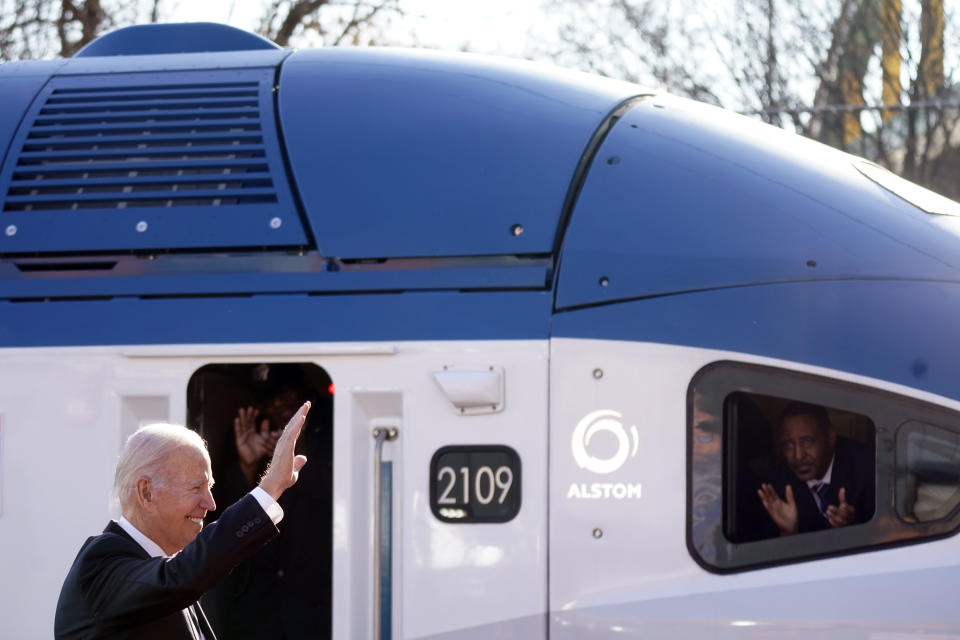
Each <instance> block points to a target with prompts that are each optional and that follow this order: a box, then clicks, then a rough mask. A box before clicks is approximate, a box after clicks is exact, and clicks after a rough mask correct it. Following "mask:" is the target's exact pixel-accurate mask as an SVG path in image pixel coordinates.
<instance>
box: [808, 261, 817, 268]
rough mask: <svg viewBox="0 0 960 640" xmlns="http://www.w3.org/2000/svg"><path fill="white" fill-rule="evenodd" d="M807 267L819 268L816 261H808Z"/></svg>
mask: <svg viewBox="0 0 960 640" xmlns="http://www.w3.org/2000/svg"><path fill="white" fill-rule="evenodd" d="M807 266H808V267H815V266H817V261H816V260H807Z"/></svg>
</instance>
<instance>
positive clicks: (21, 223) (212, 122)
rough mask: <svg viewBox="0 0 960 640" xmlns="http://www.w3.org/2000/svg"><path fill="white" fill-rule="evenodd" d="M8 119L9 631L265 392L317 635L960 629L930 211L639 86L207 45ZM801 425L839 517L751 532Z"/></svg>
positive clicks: (68, 81) (953, 243)
mask: <svg viewBox="0 0 960 640" xmlns="http://www.w3.org/2000/svg"><path fill="white" fill-rule="evenodd" d="M0 91H2V95H3V99H2V100H0V149H2V156H0V157H2V165H0V575H2V576H3V579H2V585H3V586H2V595H3V597H2V598H0V635H2V636H3V637H5V638H41V637H50V635H51V632H52V625H53V614H54V608H55V606H56V601H57V595H58V593H59V589H60V585H61V584H62V581H63V579H64V576H65V575H66V572H67V570H68V568H69V567H70V564H71V562H72V560H73V558H74V555H75V554H76V552H77V549H78V548H79V546H80V544H81V543H82V541H83V540H84V539H85V537H86V536H88V535H93V534H96V533H97V532H99V531H100V530H101V529H102V527H103V525H104V523H105V522H106V521H108V520H109V519H110V518H115V517H117V515H118V513H119V512H118V510H117V509H118V507H117V506H116V503H115V502H112V501H111V486H112V481H113V470H114V465H115V464H116V460H117V456H118V453H119V451H120V448H121V446H122V444H123V442H124V441H125V439H126V438H127V437H128V436H129V435H130V434H131V433H133V432H134V431H135V430H136V429H137V428H139V427H140V426H142V425H144V424H147V423H150V422H156V421H170V422H175V423H180V424H188V426H191V427H193V428H197V429H200V431H201V434H202V435H203V436H204V438H205V439H206V440H207V442H208V444H209V446H210V448H211V456H212V457H213V460H214V476H215V478H218V477H220V475H221V473H220V472H219V470H218V469H220V468H226V467H225V466H224V465H227V464H229V458H230V456H231V455H235V453H234V452H233V451H232V449H231V446H232V445H231V444H230V437H231V434H232V430H231V427H230V425H231V424H232V420H233V416H234V415H235V412H236V410H237V407H242V406H245V405H247V404H248V403H252V402H254V400H252V399H250V398H253V397H254V395H250V394H255V390H256V388H257V385H258V384H260V383H261V382H262V381H263V380H264V379H266V378H269V377H270V375H271V373H270V372H271V371H282V370H284V369H287V370H289V369H291V368H292V369H294V370H296V371H299V372H301V373H302V377H303V381H305V382H306V383H307V384H309V385H310V388H311V389H313V390H314V391H315V397H316V398H318V399H320V400H322V402H316V403H315V409H314V414H315V415H314V417H313V418H312V419H314V420H316V421H317V423H316V424H317V426H316V427H315V428H314V429H315V431H316V432H317V433H318V434H319V436H322V438H325V440H323V441H324V442H326V443H327V446H325V447H318V448H317V449H316V451H317V453H316V455H312V456H308V457H309V458H310V460H309V462H308V464H307V467H306V469H307V470H308V469H310V468H311V467H313V468H314V469H316V470H323V471H324V474H318V475H317V477H318V478H321V477H322V478H324V479H325V480H324V481H323V482H318V483H316V486H315V487H314V489H313V490H312V491H313V493H310V494H309V496H313V497H309V496H308V498H307V506H306V507H304V509H306V510H308V511H311V513H312V518H313V520H312V522H313V523H314V524H313V525H311V528H310V530H309V531H308V532H307V535H306V536H304V537H302V538H301V539H300V541H299V542H298V543H297V544H298V545H299V546H297V547H296V548H295V550H294V551H295V553H294V557H295V558H299V559H300V561H301V566H311V567H318V568H315V569H312V570H311V571H310V572H307V573H306V577H305V580H306V581H307V582H306V584H308V588H306V589H301V590H305V591H309V592H310V593H311V594H313V595H314V596H315V598H314V600H312V601H311V603H310V604H305V605H303V607H304V608H303V609H302V610H298V611H295V612H294V613H293V614H290V615H300V616H303V617H304V618H306V619H307V620H308V621H316V620H320V619H322V620H323V623H322V625H318V626H316V627H315V628H316V629H320V631H319V632H317V635H315V636H314V637H333V638H377V639H378V640H379V639H381V638H384V639H385V638H398V639H399V638H403V639H428V638H429V639H437V640H439V639H444V640H469V639H479V638H518V639H519V638H523V639H524V640H531V639H536V638H543V639H547V638H549V639H551V640H577V639H581V638H591V639H594V638H597V639H609V640H613V639H620V638H676V639H680V638H700V637H714V638H730V639H740V638H750V639H752V640H756V639H760V638H783V637H817V638H844V639H849V638H864V639H866V638H921V637H936V638H960V613H958V608H957V607H954V606H953V605H951V604H950V600H949V598H950V596H949V593H951V592H952V587H953V586H954V585H955V584H956V582H957V580H958V579H960V540H958V538H957V536H956V535H955V534H956V533H957V530H958V527H960V346H958V345H960V341H958V340H957V337H956V333H957V319H958V318H960V205H958V204H957V203H956V202H954V201H952V200H948V199H946V198H944V197H941V196H939V195H937V194H934V193H932V192H930V191H928V190H926V189H924V188H922V187H919V186H917V185H915V184H913V183H910V182H908V181H906V180H903V179H902V178H899V177H897V176H896V175H894V174H892V173H890V172H889V171H887V170H886V169H883V168H882V167H880V166H878V165H876V164H874V163H871V162H870V161H868V160H865V159H862V158H858V157H855V156H852V155H848V154H846V153H843V152H841V151H838V150H834V149H830V148H828V147H826V146H823V145H820V144H818V143H816V142H813V141H811V140H808V139H805V138H802V137H800V136H798V135H795V134H793V133H790V132H787V131H784V130H781V129H778V128H776V127H772V126H769V125H766V124H763V123H761V122H758V121H756V120H754V119H751V118H748V117H745V116H741V115H737V114H734V113H731V112H729V111H725V110H723V109H721V108H718V107H715V106H710V105H706V104H701V103H697V102H694V101H690V100H687V99H683V98H680V97H676V96H673V95H670V94H669V93H667V92H664V91H661V90H653V89H646V88H643V87H639V86H637V85H634V84H630V83H626V82H620V81H617V80H613V79H609V78H602V77H596V76H592V75H588V74H582V73H578V72H573V71H568V70H563V69H557V68H554V67H551V66H549V65H544V64H540V63H534V62H528V61H521V60H508V59H500V58H496V57H486V56H480V55H472V54H466V53H446V52H437V51H428V50H416V49H406V50H405V49H389V48H382V49H381V48H321V49H305V50H292V49H288V48H279V47H277V46H276V45H274V44H273V43H271V42H269V41H267V40H265V39H263V38H260V37H259V36H256V35H253V34H251V33H247V32H244V31H241V30H238V29H234V28H232V27H227V26H224V25H218V24H209V23H190V24H152V25H138V26H132V27H126V28H121V29H117V30H115V31H112V32H110V33H107V34H106V35H103V36H101V37H99V38H98V39H96V40H94V41H93V42H91V43H90V44H89V45H87V46H86V47H85V48H84V49H82V50H81V51H80V52H79V53H78V54H77V55H76V56H75V57H73V58H70V59H58V60H44V61H20V62H7V63H4V64H2V65H0ZM796 403H804V404H806V405H815V406H818V407H821V408H822V409H823V410H824V412H825V414H826V415H827V417H828V420H829V423H830V425H829V427H828V429H829V433H830V434H832V435H831V436H830V437H831V438H834V439H839V440H842V441H849V442H850V443H852V444H855V445H856V446H857V447H858V448H859V449H860V450H862V451H866V452H868V453H867V455H866V456H864V458H863V460H865V462H864V463H863V465H862V467H861V469H865V471H864V472H863V474H861V477H860V480H857V482H859V483H860V484H861V489H862V491H861V494H862V496H863V497H864V499H865V500H867V501H868V502H864V503H862V504H863V505H867V504H869V506H860V507H858V510H857V512H856V520H855V521H854V520H847V521H844V522H842V523H840V524H841V525H842V526H837V523H836V522H833V523H829V522H828V523H827V524H824V522H827V521H824V522H821V523H820V525H821V526H816V527H813V528H812V529H811V530H802V528H801V530H799V531H796V532H794V531H785V530H784V529H781V530H780V531H779V532H778V531H776V530H772V531H771V521H772V519H771V517H770V516H769V511H768V512H764V508H765V507H764V506H763V501H762V500H761V499H760V497H758V491H759V488H760V487H761V485H762V484H763V483H764V482H766V481H767V480H765V478H767V477H768V475H766V474H770V473H773V471H774V470H775V468H780V470H781V471H783V464H784V459H785V458H784V455H785V453H784V448H785V446H786V445H784V443H783V442H782V438H783V435H782V433H783V429H784V427H783V425H784V424H785V423H784V422H783V419H782V416H783V415H784V412H785V411H786V410H787V409H788V407H790V406H792V405H794V404H796ZM824 428H825V429H826V428H827V427H824ZM818 433H828V431H823V432H818ZM319 436H318V437H319ZM322 438H321V439H322ZM835 451H836V453H835V454H834V457H833V458H832V460H833V462H831V463H830V464H831V465H833V466H832V467H831V468H832V469H833V474H834V477H835V478H837V477H840V473H841V469H840V467H841V466H842V463H841V462H840V453H839V451H840V449H839V445H838V446H837V448H836V449H835ZM218 465H219V466H218ZM791 468H792V467H791ZM304 473H306V470H305V471H304ZM794 473H795V475H796V477H800V475H801V473H800V471H797V470H796V469H794ZM838 482H839V481H838ZM843 482H845V483H846V488H847V495H848V496H849V495H851V494H852V492H853V489H852V486H851V484H850V483H852V482H853V481H852V480H845V481H843ZM798 491H805V489H804V488H802V487H801V488H800V489H798ZM780 498H781V499H785V496H784V495H782V494H781V495H780ZM848 499H849V500H852V499H851V498H848ZM311 500H312V501H313V502H311ZM797 500H798V501H799V500H800V498H799V496H798V497H797ZM818 504H819V502H818ZM850 504H852V502H851V503H850ZM311 505H313V506H312V507H311ZM850 508H852V507H850ZM298 513H299V512H298V511H296V510H290V512H289V513H288V514H287V516H286V517H285V521H290V522H292V521H296V520H297V517H298ZM824 517H826V516H824ZM828 525H829V526H828ZM284 526H286V525H285V523H281V530H282V529H283V527H284ZM291 526H293V525H291ZM310 554H312V557H314V558H316V563H315V564H311V562H312V561H308V559H307V558H308V556H309V555H310ZM276 574H277V575H276V577H275V580H281V579H282V578H283V577H284V574H283V571H280V570H278V571H277V572H276ZM280 584H281V583H280V582H277V583H276V585H280ZM280 588H281V587H280V586H276V589H280Z"/></svg>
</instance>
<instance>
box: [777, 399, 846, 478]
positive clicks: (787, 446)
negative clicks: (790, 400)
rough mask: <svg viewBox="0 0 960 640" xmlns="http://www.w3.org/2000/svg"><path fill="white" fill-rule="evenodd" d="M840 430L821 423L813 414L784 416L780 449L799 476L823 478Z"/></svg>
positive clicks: (789, 465) (791, 468)
mask: <svg viewBox="0 0 960 640" xmlns="http://www.w3.org/2000/svg"><path fill="white" fill-rule="evenodd" d="M836 441H837V432H836V431H834V430H833V428H828V429H826V430H824V429H821V428H820V427H819V426H818V425H817V420H816V418H814V417H813V416H811V415H806V414H803V415H795V416H790V417H788V418H786V419H784V421H783V424H782V425H781V427H780V450H781V452H782V453H783V459H784V461H785V462H786V463H787V466H788V467H790V470H791V471H793V473H794V475H795V476H797V479H798V480H801V481H803V482H806V481H808V480H819V479H820V478H822V477H823V475H824V474H825V473H826V472H827V467H828V466H830V461H831V460H832V459H833V450H834V446H835V445H836Z"/></svg>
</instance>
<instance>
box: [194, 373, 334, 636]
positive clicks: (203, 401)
mask: <svg viewBox="0 0 960 640" xmlns="http://www.w3.org/2000/svg"><path fill="white" fill-rule="evenodd" d="M306 400H310V401H311V402H312V404H313V406H312V408H311V410H310V414H309V416H308V419H307V422H306V424H305V425H304V429H303V432H302V433H301V436H300V441H299V442H298V443H297V446H298V451H299V452H301V453H304V454H306V456H307V465H306V466H305V467H304V468H303V470H302V471H301V472H300V478H299V480H298V482H297V484H295V485H294V486H293V487H291V488H290V489H288V490H287V491H286V492H285V493H284V494H283V496H282V497H281V498H280V505H281V507H283V510H284V519H283V521H281V523H280V525H279V528H280V534H279V535H278V536H277V537H275V538H274V539H273V540H271V541H270V543H269V544H267V545H266V546H265V547H264V548H263V549H261V550H260V551H259V552H257V553H256V554H254V555H253V556H252V557H251V558H250V559H248V560H247V561H245V562H244V563H243V564H241V565H240V566H239V567H237V568H236V569H234V570H233V572H232V573H231V574H230V575H229V576H227V578H225V579H224V580H223V581H222V582H221V583H219V584H218V585H217V586H216V587H214V588H213V589H212V590H210V591H209V592H208V593H207V594H206V595H205V596H204V598H203V603H204V610H205V611H206V613H207V615H208V616H209V617H210V619H211V623H212V624H213V626H214V628H215V629H217V632H218V634H222V635H224V636H226V637H231V638H232V637H245V638H246V637H251V638H252V637H256V638H268V637H279V636H283V637H304V638H329V637H330V633H331V631H330V622H331V615H330V608H331V606H332V605H331V579H332V571H331V562H330V558H331V552H332V538H331V535H332V519H333V515H332V512H333V507H332V500H333V429H332V426H333V385H332V381H331V379H330V377H329V376H328V375H327V373H326V372H325V371H324V370H323V369H321V368H320V367H318V366H316V365H314V364H309V363H253V364H209V365H206V366H204V367H202V368H200V369H199V370H197V371H196V372H195V373H194V374H193V376H192V377H191V379H190V382H189V384H188V386H187V419H188V423H189V424H191V425H194V426H195V427H196V428H197V429H198V430H199V431H200V434H201V435H202V436H203V438H204V439H205V440H206V441H207V445H208V447H209V449H210V458H211V462H212V465H213V477H214V480H215V481H216V484H215V485H214V488H213V496H214V500H215V501H216V503H217V511H215V512H211V513H210V514H209V515H208V517H207V520H208V521H212V520H215V519H216V518H217V516H218V515H219V512H220V511H222V510H223V509H224V508H226V507H228V506H229V505H231V504H233V503H234V502H235V501H237V500H238V499H240V498H241V497H243V496H244V494H246V493H247V492H249V491H250V489H252V488H253V487H254V486H255V484H256V483H257V481H258V480H259V478H260V476H261V474H262V473H263V471H264V470H265V467H266V465H267V463H268V462H269V458H270V455H271V454H272V449H273V445H274V444H275V443H276V438H277V436H278V435H279V431H280V430H281V429H282V428H283V426H284V425H285V424H286V422H287V421H288V420H289V419H290V417H291V416H292V415H293V413H294V412H295V411H296V410H297V408H298V407H299V406H300V405H301V404H302V403H303V402H304V401H306Z"/></svg>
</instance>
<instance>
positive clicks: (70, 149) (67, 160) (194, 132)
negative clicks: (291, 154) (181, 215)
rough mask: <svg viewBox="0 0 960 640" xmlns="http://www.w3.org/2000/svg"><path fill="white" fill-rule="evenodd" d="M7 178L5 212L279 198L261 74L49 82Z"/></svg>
mask: <svg viewBox="0 0 960 640" xmlns="http://www.w3.org/2000/svg"><path fill="white" fill-rule="evenodd" d="M10 178H11V179H10V182H9V188H8V191H7V193H6V198H5V200H4V205H3V211H5V212H28V211H71V210H82V209H128V208H140V207H181V206H192V207H225V206H238V205H246V204H260V205H264V204H273V203H276V202H277V191H276V189H275V187H274V181H273V179H272V177H271V172H270V168H269V166H268V162H267V152H266V149H265V146H264V139H263V133H262V121H261V113H260V87H259V86H258V83H257V82H234V83H220V84H216V83H214V84H183V85H165V86H121V87H100V88H89V89H88V88H61V89H55V90H54V91H52V92H51V93H50V94H49V96H48V97H47V99H46V101H45V102H44V104H43V106H42V108H41V109H40V110H39V112H38V113H37V117H36V119H35V120H34V122H33V125H32V127H31V128H30V130H29V132H28V134H27V137H26V139H25V140H24V144H23V147H22V149H21V152H20V156H19V158H18V160H17V162H16V165H15V167H14V168H13V172H12V175H11V176H10Z"/></svg>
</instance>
